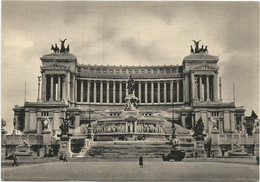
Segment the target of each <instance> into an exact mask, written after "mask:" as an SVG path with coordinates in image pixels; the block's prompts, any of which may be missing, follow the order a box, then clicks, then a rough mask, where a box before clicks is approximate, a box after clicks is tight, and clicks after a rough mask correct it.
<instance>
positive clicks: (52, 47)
mask: <svg viewBox="0 0 260 182" xmlns="http://www.w3.org/2000/svg"><path fill="white" fill-rule="evenodd" d="M66 40H67V39H64V40H61V39H60V42H61V48H59V47H58V46H57V44H56V43H55V47H54V46H53V45H51V50H52V51H53V52H54V53H66V52H70V45H68V46H67V48H65V45H64V44H65V41H66Z"/></svg>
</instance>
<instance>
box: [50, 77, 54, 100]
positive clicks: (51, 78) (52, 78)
mask: <svg viewBox="0 0 260 182" xmlns="http://www.w3.org/2000/svg"><path fill="white" fill-rule="evenodd" d="M50 101H53V75H51V98H50Z"/></svg>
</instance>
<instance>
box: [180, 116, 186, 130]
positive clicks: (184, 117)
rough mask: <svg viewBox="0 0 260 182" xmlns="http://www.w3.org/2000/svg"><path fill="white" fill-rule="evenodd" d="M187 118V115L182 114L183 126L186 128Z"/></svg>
mask: <svg viewBox="0 0 260 182" xmlns="http://www.w3.org/2000/svg"><path fill="white" fill-rule="evenodd" d="M185 119H186V116H185V115H182V116H181V124H182V127H184V128H186V121H185Z"/></svg>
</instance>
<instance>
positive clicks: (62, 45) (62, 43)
mask: <svg viewBox="0 0 260 182" xmlns="http://www.w3.org/2000/svg"><path fill="white" fill-rule="evenodd" d="M66 40H67V39H64V40H61V39H60V42H61V48H60V52H65V51H66V50H65V46H64V44H65V41H66Z"/></svg>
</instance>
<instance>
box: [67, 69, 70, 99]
mask: <svg viewBox="0 0 260 182" xmlns="http://www.w3.org/2000/svg"><path fill="white" fill-rule="evenodd" d="M66 81H67V99H68V100H70V73H69V72H67V80H66Z"/></svg>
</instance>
